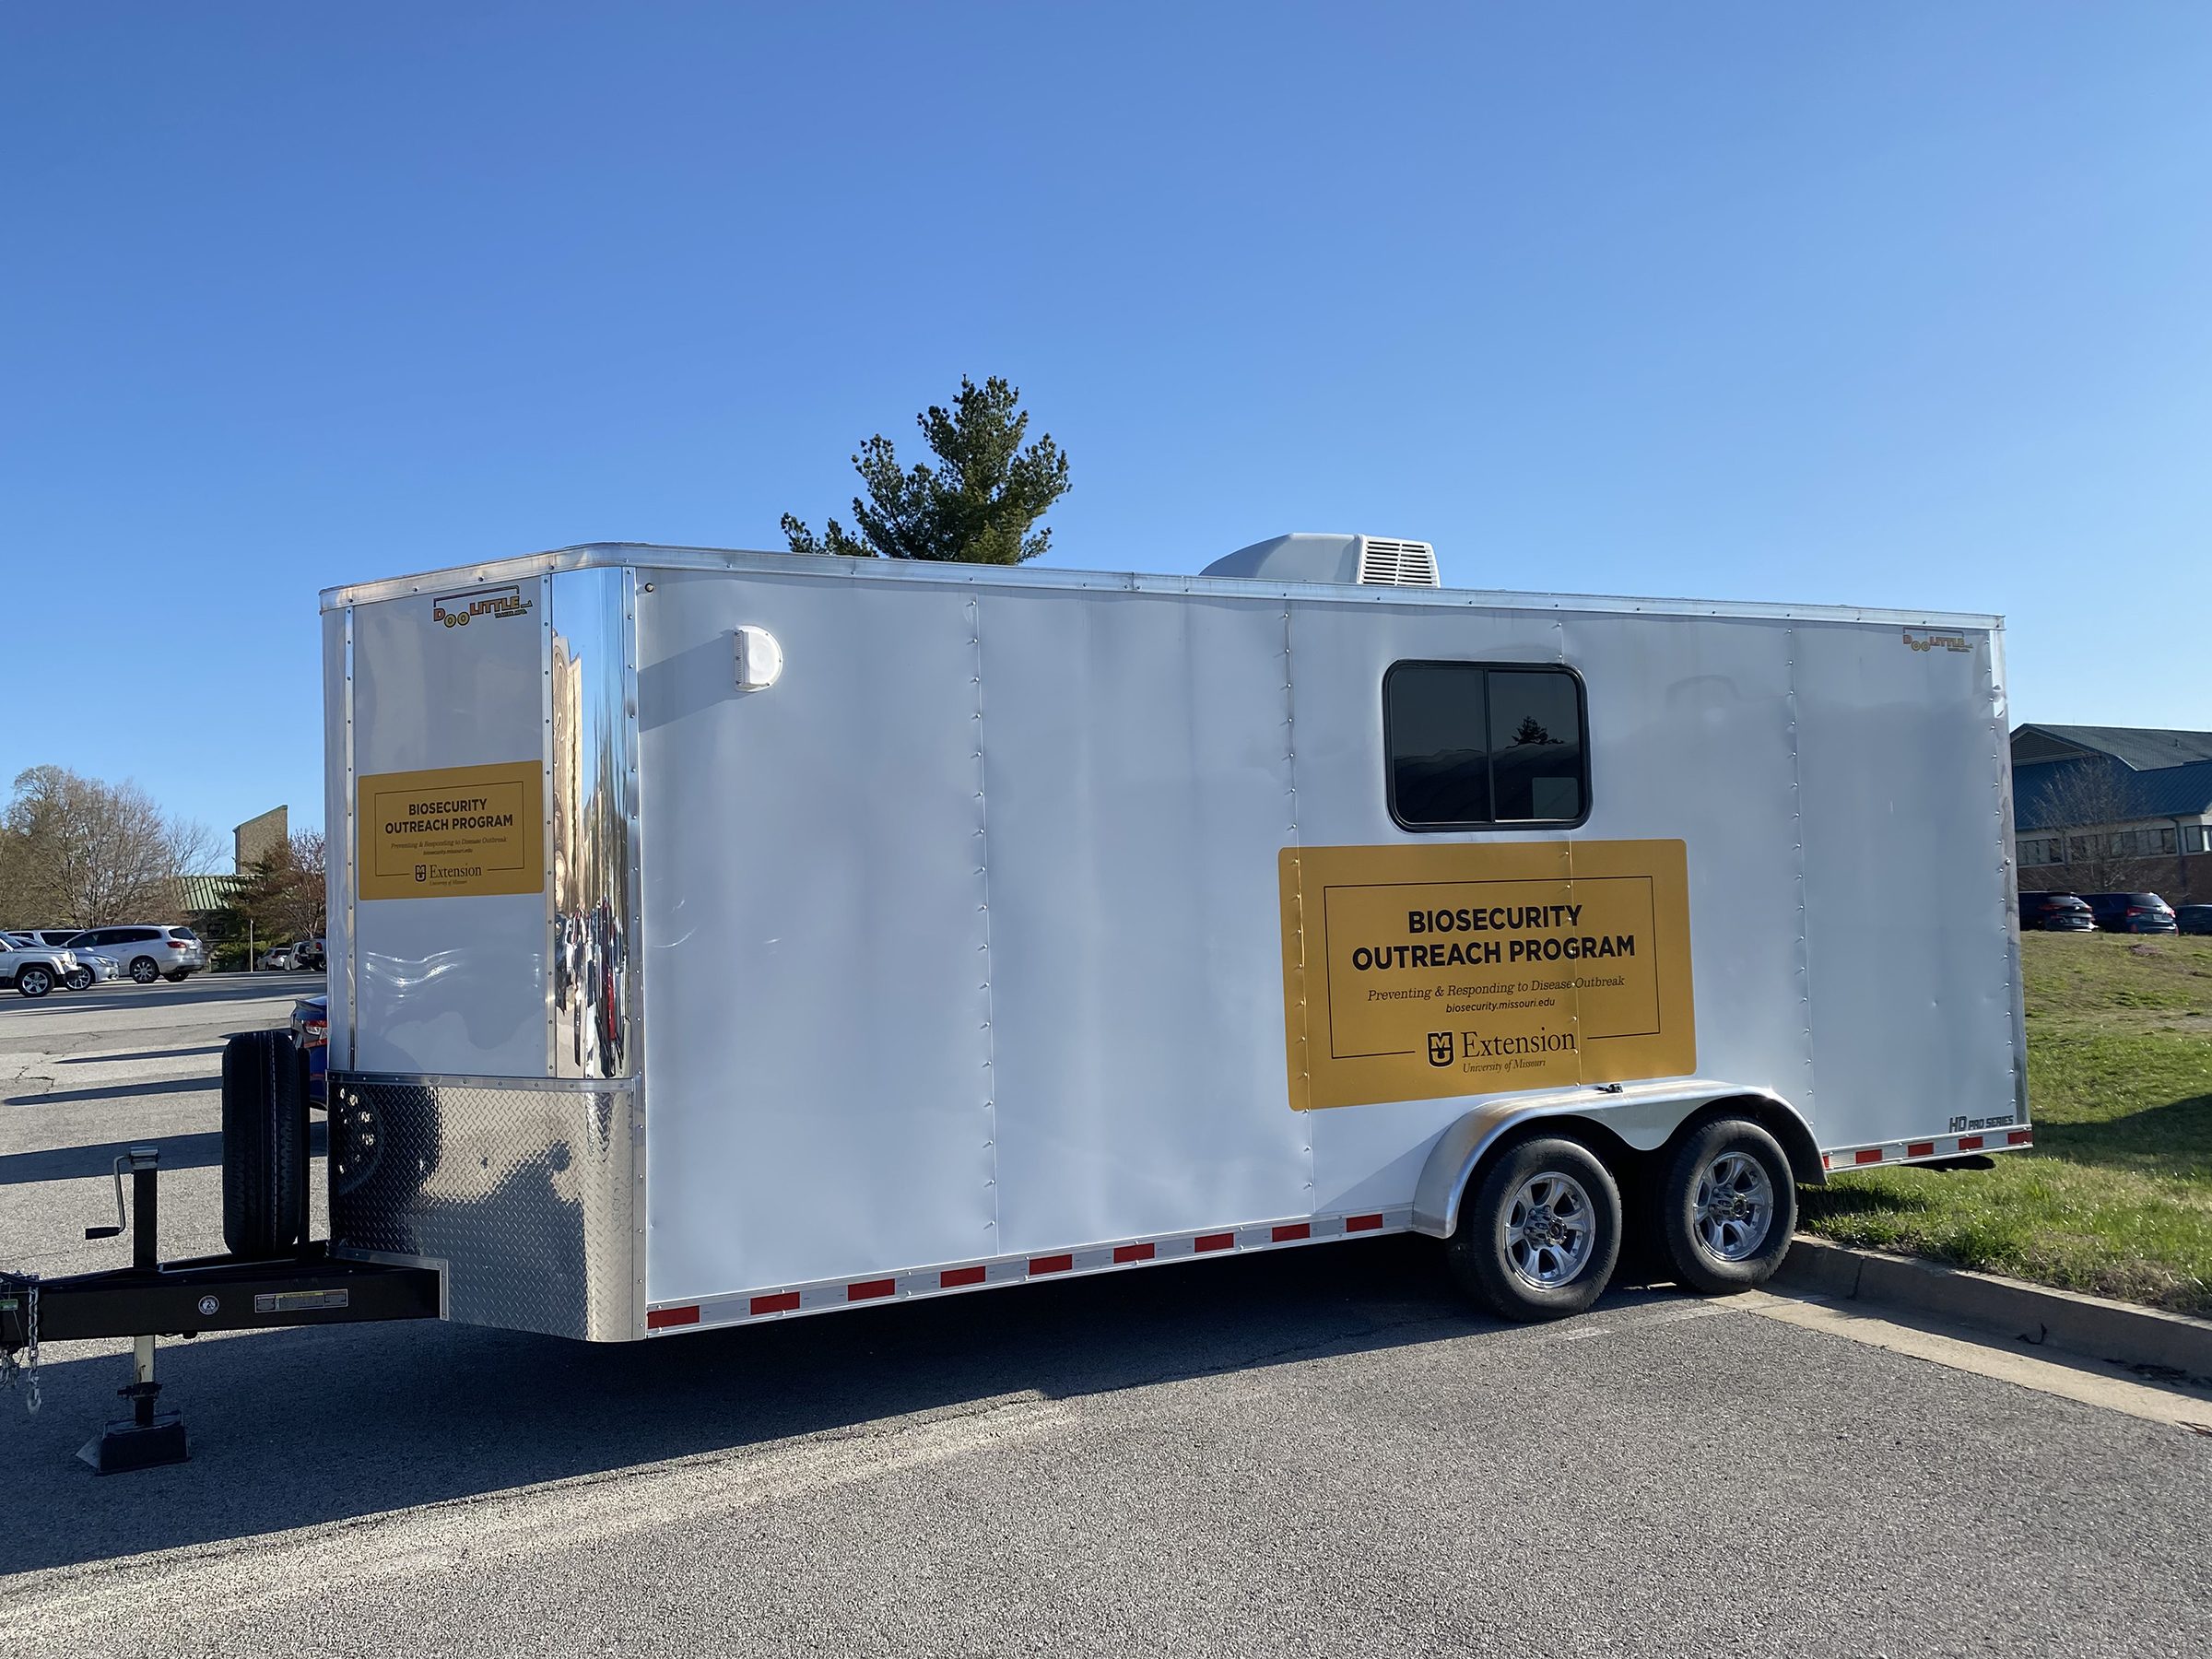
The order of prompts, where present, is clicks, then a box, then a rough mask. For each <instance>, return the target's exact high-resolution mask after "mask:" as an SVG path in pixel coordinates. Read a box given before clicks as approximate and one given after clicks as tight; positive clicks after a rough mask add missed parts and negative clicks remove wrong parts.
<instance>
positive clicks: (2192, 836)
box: [2182, 824, 2212, 853]
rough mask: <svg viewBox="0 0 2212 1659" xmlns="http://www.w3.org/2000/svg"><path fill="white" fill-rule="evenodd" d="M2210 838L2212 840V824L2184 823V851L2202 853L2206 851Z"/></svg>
mask: <svg viewBox="0 0 2212 1659" xmlns="http://www.w3.org/2000/svg"><path fill="white" fill-rule="evenodd" d="M2208 840H2212V825H2205V824H2184V825H2183V826H2182V851H2183V852H2184V853H2202V852H2204V851H2206V842H2207V841H2208Z"/></svg>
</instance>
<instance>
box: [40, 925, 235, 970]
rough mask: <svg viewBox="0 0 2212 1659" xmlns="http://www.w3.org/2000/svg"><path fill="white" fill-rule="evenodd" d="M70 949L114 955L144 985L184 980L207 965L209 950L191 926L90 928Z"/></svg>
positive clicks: (74, 940)
mask: <svg viewBox="0 0 2212 1659" xmlns="http://www.w3.org/2000/svg"><path fill="white" fill-rule="evenodd" d="M69 948H70V949H72V950H76V951H88V950H96V951H98V952H99V953H100V955H101V956H111V957H113V958H114V959H115V960H116V961H117V962H118V963H120V964H121V965H122V967H123V971H124V972H125V973H127V974H129V975H130V976H131V977H132V978H133V979H135V980H136V981H137V982H139V983H140V984H142V985H150V984H152V983H153V982H155V981H156V980H158V979H165V980H169V981H171V982H174V981H177V980H181V979H183V978H185V977H186V976H187V975H189V974H194V973H197V972H198V971H200V970H201V969H203V968H205V967H206V966H207V953H206V951H205V950H204V949H202V948H201V947H200V941H199V936H198V935H196V934H194V932H193V931H192V929H191V928H189V927H139V926H131V927H90V928H87V929H86V930H85V931H84V932H83V933H80V934H78V935H76V937H75V938H74V939H72V940H70V941H69Z"/></svg>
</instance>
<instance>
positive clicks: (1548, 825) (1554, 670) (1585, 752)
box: [1382, 657, 1595, 835]
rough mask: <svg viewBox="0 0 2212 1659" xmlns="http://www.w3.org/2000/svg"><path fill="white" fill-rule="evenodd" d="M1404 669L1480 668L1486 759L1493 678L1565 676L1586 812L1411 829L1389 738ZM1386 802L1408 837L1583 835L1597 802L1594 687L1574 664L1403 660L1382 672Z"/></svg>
mask: <svg viewBox="0 0 2212 1659" xmlns="http://www.w3.org/2000/svg"><path fill="white" fill-rule="evenodd" d="M1401 668H1480V669H1482V670H1483V671H1484V679H1483V683H1482V742H1483V753H1484V755H1485V756H1486V757H1488V756H1489V755H1491V754H1492V753H1493V751H1492V749H1491V748H1490V683H1489V679H1488V676H1489V675H1490V674H1492V673H1501V674H1563V675H1565V676H1566V677H1568V678H1569V679H1571V680H1572V681H1573V682H1574V711H1575V718H1576V720H1577V722H1578V723H1579V728H1580V729H1579V731H1578V733H1577V737H1578V740H1579V741H1580V743H1581V745H1582V748H1581V754H1582V774H1581V783H1582V796H1583V810H1582V812H1581V814H1580V815H1579V816H1577V817H1575V818H1465V819H1460V820H1458V821H1455V822H1453V823H1448V824H1445V823H1437V824H1430V823H1411V822H1408V821H1407V820H1406V818H1405V817H1404V816H1403V815H1402V814H1400V812H1399V811H1398V763H1397V755H1396V752H1395V751H1394V748H1393V747H1392V746H1391V736H1390V682H1391V680H1392V678H1393V677H1394V676H1395V675H1396V674H1397V672H1398V670H1399V669H1401ZM1382 798H1383V801H1384V803H1385V804H1386V805H1387V806H1389V808H1390V819H1391V822H1392V823H1394V824H1395V825H1397V827H1398V828H1399V829H1401V830H1405V831H1406V833H1407V834H1409V835H1465V834H1466V833H1467V832H1469V831H1470V830H1493V831H1506V832H1512V833H1515V834H1525V833H1526V832H1528V831H1529V830H1580V829H1581V828H1582V827H1583V825H1584V824H1586V823H1588V822H1589V821H1590V813H1591V810H1592V808H1593V806H1594V805H1595V802H1594V798H1593V791H1592V788H1591V781H1590V686H1589V682H1588V681H1586V680H1584V679H1583V674H1582V670H1581V669H1579V668H1577V667H1575V666H1574V665H1573V664H1571V663H1500V662H1493V661H1491V660H1490V659H1488V658H1487V657H1403V658H1400V659H1399V660H1398V661H1396V662H1394V663H1393V664H1391V665H1390V666H1389V667H1387V668H1385V669H1384V670H1383V671H1382ZM1497 804H1498V783H1497V773H1496V771H1495V770H1494V769H1493V771H1492V772H1491V774H1490V805H1491V806H1492V807H1493V808H1495V807H1496V806H1497Z"/></svg>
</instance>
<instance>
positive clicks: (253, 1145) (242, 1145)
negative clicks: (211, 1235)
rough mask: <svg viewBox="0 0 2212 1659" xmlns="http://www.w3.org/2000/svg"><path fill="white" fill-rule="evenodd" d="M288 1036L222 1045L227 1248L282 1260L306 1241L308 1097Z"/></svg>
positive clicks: (254, 1036) (242, 1037) (261, 1035)
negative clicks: (277, 1256)
mask: <svg viewBox="0 0 2212 1659" xmlns="http://www.w3.org/2000/svg"><path fill="white" fill-rule="evenodd" d="M306 1234H307V1091H306V1090H305V1089H303V1088H301V1087H300V1057H299V1054H298V1053H297V1051H295V1050H294V1048H293V1047H292V1034H291V1033H290V1032H289V1031H241V1032H240V1033H239V1034H238V1035H237V1036H235V1037H233V1038H231V1039H230V1041H229V1042H227V1043H225V1044H224V1045H223V1241H224V1242H225V1243H226V1244H228V1245H229V1247H230V1253H231V1254H233V1255H241V1256H270V1255H280V1254H282V1253H285V1252H286V1251H288V1250H290V1249H291V1248H292V1247H293V1246H294V1245H296V1244H298V1243H299V1242H300V1240H301V1239H303V1238H304V1237H305V1236H306Z"/></svg>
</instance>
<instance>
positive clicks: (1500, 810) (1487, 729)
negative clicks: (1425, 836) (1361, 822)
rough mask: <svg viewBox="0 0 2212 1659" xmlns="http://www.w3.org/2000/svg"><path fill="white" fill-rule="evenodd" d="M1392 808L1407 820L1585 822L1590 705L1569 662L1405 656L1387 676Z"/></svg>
mask: <svg viewBox="0 0 2212 1659" xmlns="http://www.w3.org/2000/svg"><path fill="white" fill-rule="evenodd" d="M1382 726H1383V733H1384V739H1385V744H1386V747H1387V748H1388V750H1389V776H1388V779H1387V787H1388V790H1389V796H1390V810H1391V816H1392V817H1393V818H1396V819H1397V821H1398V822H1399V823H1400V824H1402V825H1403V826H1405V827H1406V829H1408V830H1459V829H1466V828H1470V827H1473V826H1476V825H1488V824H1579V823H1581V822H1582V821H1583V819H1584V818H1588V817H1589V816H1590V763H1589V745H1588V742H1587V735H1588V731H1589V714H1588V708H1587V704H1586V700H1585V698H1584V695H1583V682H1582V678H1581V677H1580V676H1578V675H1576V674H1575V673H1574V672H1573V671H1572V670H1571V669H1566V668H1529V667H1518V666H1513V667H1509V666H1506V665H1502V664H1500V665H1491V664H1486V663H1398V664H1395V665H1393V666H1392V668H1391V670H1390V672H1389V673H1387V674H1385V675H1384V676H1383V677H1382Z"/></svg>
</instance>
